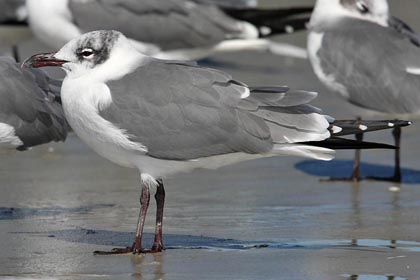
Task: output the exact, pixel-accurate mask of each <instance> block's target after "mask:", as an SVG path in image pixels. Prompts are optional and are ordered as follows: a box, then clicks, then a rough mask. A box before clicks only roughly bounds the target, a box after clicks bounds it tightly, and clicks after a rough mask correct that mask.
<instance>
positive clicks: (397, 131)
mask: <svg viewBox="0 0 420 280" xmlns="http://www.w3.org/2000/svg"><path fill="white" fill-rule="evenodd" d="M392 135H393V136H394V141H395V146H396V147H397V149H396V150H395V167H394V176H392V177H388V178H381V177H370V178H369V179H370V180H374V181H386V182H395V183H401V180H402V175H401V150H400V147H401V127H396V128H394V129H393V130H392Z"/></svg>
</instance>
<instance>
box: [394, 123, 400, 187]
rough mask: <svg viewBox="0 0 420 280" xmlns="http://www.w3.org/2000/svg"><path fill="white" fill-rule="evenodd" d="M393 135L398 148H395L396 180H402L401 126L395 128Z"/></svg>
mask: <svg viewBox="0 0 420 280" xmlns="http://www.w3.org/2000/svg"><path fill="white" fill-rule="evenodd" d="M392 135H393V136H394V140H395V146H396V147H397V150H395V170H394V182H401V179H402V175H401V149H400V147H401V127H396V128H394V130H393V131H392Z"/></svg>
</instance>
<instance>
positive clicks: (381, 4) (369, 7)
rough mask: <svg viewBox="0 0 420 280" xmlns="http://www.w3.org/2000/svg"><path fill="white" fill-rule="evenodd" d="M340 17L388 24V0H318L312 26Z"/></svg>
mask: <svg viewBox="0 0 420 280" xmlns="http://www.w3.org/2000/svg"><path fill="white" fill-rule="evenodd" d="M340 17H352V18H357V19H360V20H366V21H371V22H374V23H377V24H379V25H382V26H388V19H389V6H388V2H387V0H317V2H316V5H315V9H314V12H313V14H312V18H311V22H310V25H311V26H313V27H314V26H317V25H319V24H322V23H323V22H325V21H331V20H334V19H337V18H340Z"/></svg>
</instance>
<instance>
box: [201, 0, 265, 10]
mask: <svg viewBox="0 0 420 280" xmlns="http://www.w3.org/2000/svg"><path fill="white" fill-rule="evenodd" d="M196 1H197V2H200V3H210V4H215V5H217V6H220V7H227V8H239V9H241V8H256V7H257V6H258V0H196Z"/></svg>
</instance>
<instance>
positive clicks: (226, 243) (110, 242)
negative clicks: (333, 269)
mask: <svg viewBox="0 0 420 280" xmlns="http://www.w3.org/2000/svg"><path fill="white" fill-rule="evenodd" d="M12 233H13V234H25V235H26V236H27V237H28V236H31V235H33V236H36V237H40V236H41V237H46V238H52V239H55V240H59V241H66V242H71V243H78V244H89V245H98V246H99V245H100V246H112V247H127V246H129V245H131V244H132V243H133V240H134V238H135V234H134V233H132V232H116V231H108V230H94V229H66V230H58V231H47V232H12ZM153 240H154V234H153V233H144V234H143V239H142V241H143V244H144V246H145V247H148V246H151V244H152V243H153ZM164 241H165V249H166V250H175V249H177V250H210V251H213V250H214V251H230V250H235V251H236V250H252V249H280V250H287V249H304V250H322V249H344V250H355V249H357V250H364V251H365V250H366V251H378V249H381V248H390V245H389V244H390V242H389V241H386V240H380V241H377V240H367V241H365V244H362V243H361V244H357V245H354V244H353V241H350V240H313V241H311V240H309V241H308V240H307V241H291V242H273V241H261V240H259V241H249V240H248V241H247V240H245V241H244V240H237V239H224V238H216V237H208V236H195V235H182V234H165V235H164ZM410 245H411V246H415V248H420V247H419V246H420V243H416V244H414V245H412V244H411V243H410Z"/></svg>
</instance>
